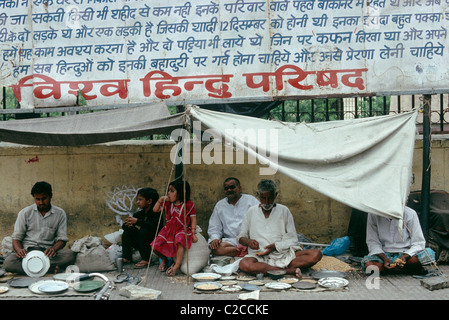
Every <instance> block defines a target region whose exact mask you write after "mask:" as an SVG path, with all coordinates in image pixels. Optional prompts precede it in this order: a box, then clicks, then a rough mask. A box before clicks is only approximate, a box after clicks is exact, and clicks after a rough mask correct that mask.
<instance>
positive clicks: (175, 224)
mask: <svg viewBox="0 0 449 320" xmlns="http://www.w3.org/2000/svg"><path fill="white" fill-rule="evenodd" d="M184 183H185V199H184ZM162 209H163V210H164V211H165V216H166V224H165V226H164V227H163V228H162V229H161V231H160V232H159V234H158V235H157V237H156V238H155V239H154V241H153V242H152V243H151V246H152V247H153V250H154V253H155V254H156V255H157V256H159V257H160V258H161V260H160V261H161V262H160V264H159V270H160V271H165V270H166V271H167V275H169V276H174V275H175V274H176V272H177V271H178V269H179V267H180V266H181V262H182V257H183V256H184V252H185V250H186V248H187V249H189V248H190V246H191V245H192V242H197V241H198V238H197V236H196V235H195V233H196V211H195V205H194V204H193V202H192V201H191V200H190V185H189V184H188V182H187V181H186V182H184V181H182V180H179V181H176V180H175V181H172V182H170V184H169V185H168V193H167V196H162V197H160V198H159V200H158V201H157V203H156V204H155V205H154V207H153V211H154V212H160V211H161V210H162ZM184 215H185V219H184ZM186 230H187V237H186ZM186 238H187V239H186ZM186 240H187V241H186ZM172 257H175V258H176V259H175V260H176V261H175V263H174V264H173V265H171V266H170V267H169V266H168V258H172Z"/></svg>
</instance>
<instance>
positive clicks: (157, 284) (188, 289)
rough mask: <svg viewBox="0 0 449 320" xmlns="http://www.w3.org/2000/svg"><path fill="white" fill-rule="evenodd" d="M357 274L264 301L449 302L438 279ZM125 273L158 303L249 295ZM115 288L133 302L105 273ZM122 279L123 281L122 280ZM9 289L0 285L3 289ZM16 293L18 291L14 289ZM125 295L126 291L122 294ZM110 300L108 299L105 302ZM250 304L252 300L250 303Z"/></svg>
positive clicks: (265, 295)
mask: <svg viewBox="0 0 449 320" xmlns="http://www.w3.org/2000/svg"><path fill="white" fill-rule="evenodd" d="M351 266H353V267H354V269H355V270H354V271H349V272H347V280H348V285H347V286H346V287H344V288H340V289H325V288H322V287H320V286H318V287H317V288H316V289H313V290H300V289H296V288H294V287H292V288H290V289H287V290H275V289H269V288H267V287H265V286H260V290H259V300H260V301H299V300H300V301H304V300H308V301H311V300H339V301H343V300H359V301H363V300H365V301H371V300H395V301H398V300H433V301H437V300H449V288H443V289H437V290H429V289H428V288H427V287H425V286H423V285H422V283H421V281H422V280H425V279H430V278H435V277H426V278H423V279H419V278H416V277H414V276H411V275H403V274H401V275H385V276H383V275H382V276H380V277H376V275H374V274H372V275H367V274H365V273H364V272H363V271H362V269H361V267H360V266H359V265H358V263H352V264H351ZM312 271H313V270H309V271H308V272H307V271H306V272H304V274H303V278H304V279H308V278H309V279H312V278H311V272H312ZM438 271H440V272H442V273H443V275H449V265H440V266H438ZM123 273H125V274H127V275H129V276H130V277H131V280H133V279H134V280H135V279H137V280H140V282H139V283H138V284H137V286H138V287H139V288H150V289H153V290H156V291H157V292H158V293H159V294H158V296H157V301H174V300H177V301H191V302H194V301H196V302H205V301H227V302H231V301H234V302H237V301H242V300H239V296H240V294H242V293H245V292H247V291H240V292H232V293H228V292H224V291H221V290H217V291H198V290H196V289H195V288H194V284H195V283H196V281H195V280H194V279H193V278H192V277H187V276H186V275H183V274H180V275H176V276H174V277H169V276H167V275H166V274H165V273H164V272H160V271H159V270H158V269H157V264H155V265H151V266H150V267H148V268H143V269H135V268H134V267H133V265H132V264H128V265H125V266H124V270H123ZM102 275H104V276H106V277H107V278H108V279H109V280H110V283H111V285H112V288H110V289H108V290H107V291H106V297H107V300H110V301H119V300H120V301H132V300H133V299H130V298H129V297H126V296H123V295H122V294H120V289H122V288H123V287H127V286H129V285H131V284H130V283H128V282H126V281H125V282H123V283H115V281H114V280H116V279H117V276H118V275H119V273H118V271H111V272H104V273H102ZM47 277H48V279H52V275H47ZM119 278H120V277H119ZM264 281H265V282H269V281H271V279H269V278H268V277H265V278H264ZM237 282H238V283H237V284H238V285H240V286H242V285H244V284H246V283H247V281H241V280H239V278H237ZM2 285H6V286H7V283H5V284H0V286H2ZM11 290H14V288H11ZM122 293H123V291H122ZM97 294H98V292H94V293H91V294H84V295H82V296H59V295H27V296H12V295H9V296H8V295H5V294H0V301H1V300H18V299H19V300H95V298H96V295H97ZM105 300H106V299H105ZM247 301H248V300H247Z"/></svg>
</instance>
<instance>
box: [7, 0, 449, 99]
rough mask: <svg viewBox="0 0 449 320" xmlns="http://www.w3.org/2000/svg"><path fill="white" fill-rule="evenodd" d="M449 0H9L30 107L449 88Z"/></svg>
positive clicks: (17, 82) (14, 77) (13, 67)
mask: <svg viewBox="0 0 449 320" xmlns="http://www.w3.org/2000/svg"><path fill="white" fill-rule="evenodd" d="M448 7H449V0H277V1H274V0H273V1H269V0H194V1H183V0H151V1H144V0H34V1H33V0H0V85H2V86H11V87H12V89H13V90H14V93H15V95H16V97H17V99H18V100H19V102H20V103H21V107H22V108H38V107H48V106H68V105H74V104H75V102H76V99H77V96H78V95H80V94H81V95H82V96H83V97H84V98H85V99H86V101H87V103H88V104H89V105H93V106H100V105H109V104H134V103H147V102H156V101H166V102H167V103H168V104H183V103H197V104H201V103H208V104H209V103H221V102H224V101H226V102H229V101H236V102H237V101H239V102H240V101H254V100H258V101H261V100H273V99H285V98H287V97H292V98H298V97H299V98H300V97H325V96H327V97H332V96H350V95H354V96H355V95H371V94H379V95H382V94H391V95H393V94H407V93H417V94H419V93H439V92H445V90H447V88H449V54H448V48H447V46H448V41H447V29H448V27H449V11H448Z"/></svg>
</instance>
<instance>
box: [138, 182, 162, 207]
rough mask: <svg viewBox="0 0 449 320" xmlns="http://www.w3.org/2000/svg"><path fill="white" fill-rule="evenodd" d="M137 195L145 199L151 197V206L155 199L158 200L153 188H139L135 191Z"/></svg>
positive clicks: (157, 194)
mask: <svg viewBox="0 0 449 320" xmlns="http://www.w3.org/2000/svg"><path fill="white" fill-rule="evenodd" d="M137 195H140V196H142V197H144V198H145V199H146V200H150V199H151V207H153V206H154V205H155V204H156V202H157V200H159V193H157V191H156V190H155V189H153V188H148V187H145V188H141V189H139V190H138V191H137Z"/></svg>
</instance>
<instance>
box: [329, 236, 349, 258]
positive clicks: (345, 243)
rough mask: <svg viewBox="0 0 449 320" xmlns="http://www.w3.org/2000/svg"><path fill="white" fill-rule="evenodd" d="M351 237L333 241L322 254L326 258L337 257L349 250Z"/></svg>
mask: <svg viewBox="0 0 449 320" xmlns="http://www.w3.org/2000/svg"><path fill="white" fill-rule="evenodd" d="M349 245H350V240H349V236H346V237H343V238H337V239H334V240H332V242H331V244H330V245H329V246H328V247H326V248H324V250H323V251H322V253H323V254H324V255H326V256H337V255H339V254H342V253H344V252H345V251H346V250H348V249H349Z"/></svg>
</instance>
